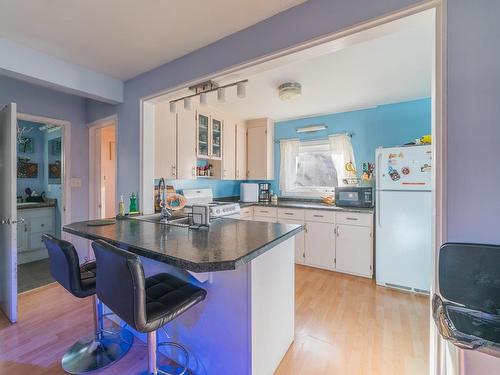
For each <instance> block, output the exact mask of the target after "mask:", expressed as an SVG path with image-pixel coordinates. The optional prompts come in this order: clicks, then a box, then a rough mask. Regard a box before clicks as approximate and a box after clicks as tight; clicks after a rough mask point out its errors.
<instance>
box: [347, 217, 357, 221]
mask: <svg viewBox="0 0 500 375" xmlns="http://www.w3.org/2000/svg"><path fill="white" fill-rule="evenodd" d="M346 220H353V221H356V220H358V218H357V217H346Z"/></svg>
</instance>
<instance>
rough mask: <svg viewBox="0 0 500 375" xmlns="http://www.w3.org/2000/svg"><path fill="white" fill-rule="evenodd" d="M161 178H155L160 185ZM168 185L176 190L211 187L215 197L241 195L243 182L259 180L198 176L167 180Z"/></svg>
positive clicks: (156, 183)
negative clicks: (217, 178) (195, 177)
mask: <svg viewBox="0 0 500 375" xmlns="http://www.w3.org/2000/svg"><path fill="white" fill-rule="evenodd" d="M158 182H159V180H155V185H158ZM165 182H166V183H167V185H172V186H173V187H174V189H175V190H176V191H180V190H183V189H202V188H211V189H212V190H213V192H214V198H223V197H234V196H239V195H240V184H241V183H242V182H259V181H239V180H216V179H209V178H205V179H203V178H198V179H196V180H165Z"/></svg>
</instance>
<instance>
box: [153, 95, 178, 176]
mask: <svg viewBox="0 0 500 375" xmlns="http://www.w3.org/2000/svg"><path fill="white" fill-rule="evenodd" d="M176 129H177V115H176V114H175V113H171V112H170V110H169V104H168V103H160V104H158V105H156V106H155V175H154V177H155V178H161V177H164V178H169V179H174V178H176V177H177V172H176V169H177V160H176V158H177V134H176V132H177V130H176Z"/></svg>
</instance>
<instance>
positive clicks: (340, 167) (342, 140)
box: [329, 134, 356, 186]
mask: <svg viewBox="0 0 500 375" xmlns="http://www.w3.org/2000/svg"><path fill="white" fill-rule="evenodd" d="M329 140H330V150H331V151H332V159H333V164H334V165H335V169H336V170H337V175H338V176H339V185H340V186H342V185H344V182H343V180H344V179H345V178H347V177H348V176H347V171H346V168H345V166H346V164H347V163H349V162H350V163H352V165H353V166H354V168H356V160H355V159H354V151H353V149H352V143H351V137H350V136H348V135H347V134H335V135H332V136H330V137H329Z"/></svg>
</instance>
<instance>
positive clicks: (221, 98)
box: [217, 87, 226, 103]
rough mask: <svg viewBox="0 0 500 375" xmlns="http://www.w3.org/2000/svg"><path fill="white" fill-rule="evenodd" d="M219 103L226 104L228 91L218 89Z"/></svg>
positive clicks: (222, 88)
mask: <svg viewBox="0 0 500 375" xmlns="http://www.w3.org/2000/svg"><path fill="white" fill-rule="evenodd" d="M217 101H219V102H220V103H224V102H225V101H226V89H225V88H224V87H220V88H218V89H217Z"/></svg>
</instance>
